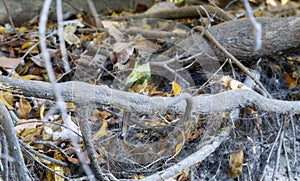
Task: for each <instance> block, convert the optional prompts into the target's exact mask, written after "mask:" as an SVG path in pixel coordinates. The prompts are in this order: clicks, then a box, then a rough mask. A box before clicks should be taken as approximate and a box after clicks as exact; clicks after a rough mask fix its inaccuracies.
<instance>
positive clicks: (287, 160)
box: [282, 139, 293, 181]
mask: <svg viewBox="0 0 300 181" xmlns="http://www.w3.org/2000/svg"><path fill="white" fill-rule="evenodd" d="M282 147H283V151H284V157H285V160H286V167H287V174H288V177H289V181H292V180H293V178H292V171H291V167H290V161H289V157H288V152H287V149H286V145H285V139H283V142H282Z"/></svg>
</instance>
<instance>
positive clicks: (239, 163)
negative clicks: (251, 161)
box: [228, 149, 244, 178]
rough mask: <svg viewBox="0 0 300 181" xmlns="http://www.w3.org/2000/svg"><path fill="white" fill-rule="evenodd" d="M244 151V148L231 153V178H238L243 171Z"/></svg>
mask: <svg viewBox="0 0 300 181" xmlns="http://www.w3.org/2000/svg"><path fill="white" fill-rule="evenodd" d="M243 161H244V152H243V150H242V149H240V150H239V151H237V152H235V153H232V154H230V159H229V165H228V175H229V177H230V178H237V177H238V176H239V175H240V174H241V173H242V168H243Z"/></svg>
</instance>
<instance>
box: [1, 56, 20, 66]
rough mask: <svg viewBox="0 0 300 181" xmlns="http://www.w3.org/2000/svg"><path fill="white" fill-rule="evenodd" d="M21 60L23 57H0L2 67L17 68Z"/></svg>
mask: <svg viewBox="0 0 300 181" xmlns="http://www.w3.org/2000/svg"><path fill="white" fill-rule="evenodd" d="M20 62H21V58H7V57H0V67H3V68H15V67H17V65H18V64H19V63H20Z"/></svg>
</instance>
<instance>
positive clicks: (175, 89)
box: [171, 81, 181, 96]
mask: <svg viewBox="0 0 300 181" xmlns="http://www.w3.org/2000/svg"><path fill="white" fill-rule="evenodd" d="M171 84H172V90H173V94H174V96H176V95H177V94H179V93H180V92H181V87H180V85H179V84H177V83H176V82H175V81H173V82H172V83H171Z"/></svg>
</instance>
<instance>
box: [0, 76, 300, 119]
mask: <svg viewBox="0 0 300 181" xmlns="http://www.w3.org/2000/svg"><path fill="white" fill-rule="evenodd" d="M0 84H1V85H0V90H8V88H7V85H9V87H10V89H13V90H18V92H20V91H22V92H23V93H22V94H23V95H25V96H29V97H37V98H44V99H50V100H55V99H54V92H53V90H52V89H51V85H50V84H49V83H46V82H40V81H28V80H22V79H15V78H9V77H5V76H0ZM57 86H58V89H60V90H61V92H62V96H63V98H64V100H65V101H73V102H75V103H79V104H80V103H82V102H85V103H87V102H88V103H90V104H94V103H95V104H105V105H112V106H114V107H116V108H122V109H125V110H127V111H130V112H136V113H144V114H150V115H151V114H154V113H165V112H167V111H172V112H176V113H183V112H184V109H185V107H186V101H185V99H184V98H181V97H180V96H178V97H173V98H172V97H149V96H145V95H140V94H137V93H129V92H124V91H119V90H114V89H110V88H106V87H101V86H97V85H91V84H87V83H83V82H76V81H71V82H65V83H58V84H57ZM244 106H254V107H256V108H257V109H259V110H262V111H270V112H277V113H283V114H284V113H291V114H294V113H299V112H300V101H283V100H276V99H268V98H266V97H263V96H261V95H260V94H258V93H256V92H254V91H250V90H244V89H238V90H233V91H227V92H222V93H218V94H215V95H200V96H195V97H193V110H192V112H196V113H211V112H222V111H228V110H233V109H235V108H238V107H244Z"/></svg>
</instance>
